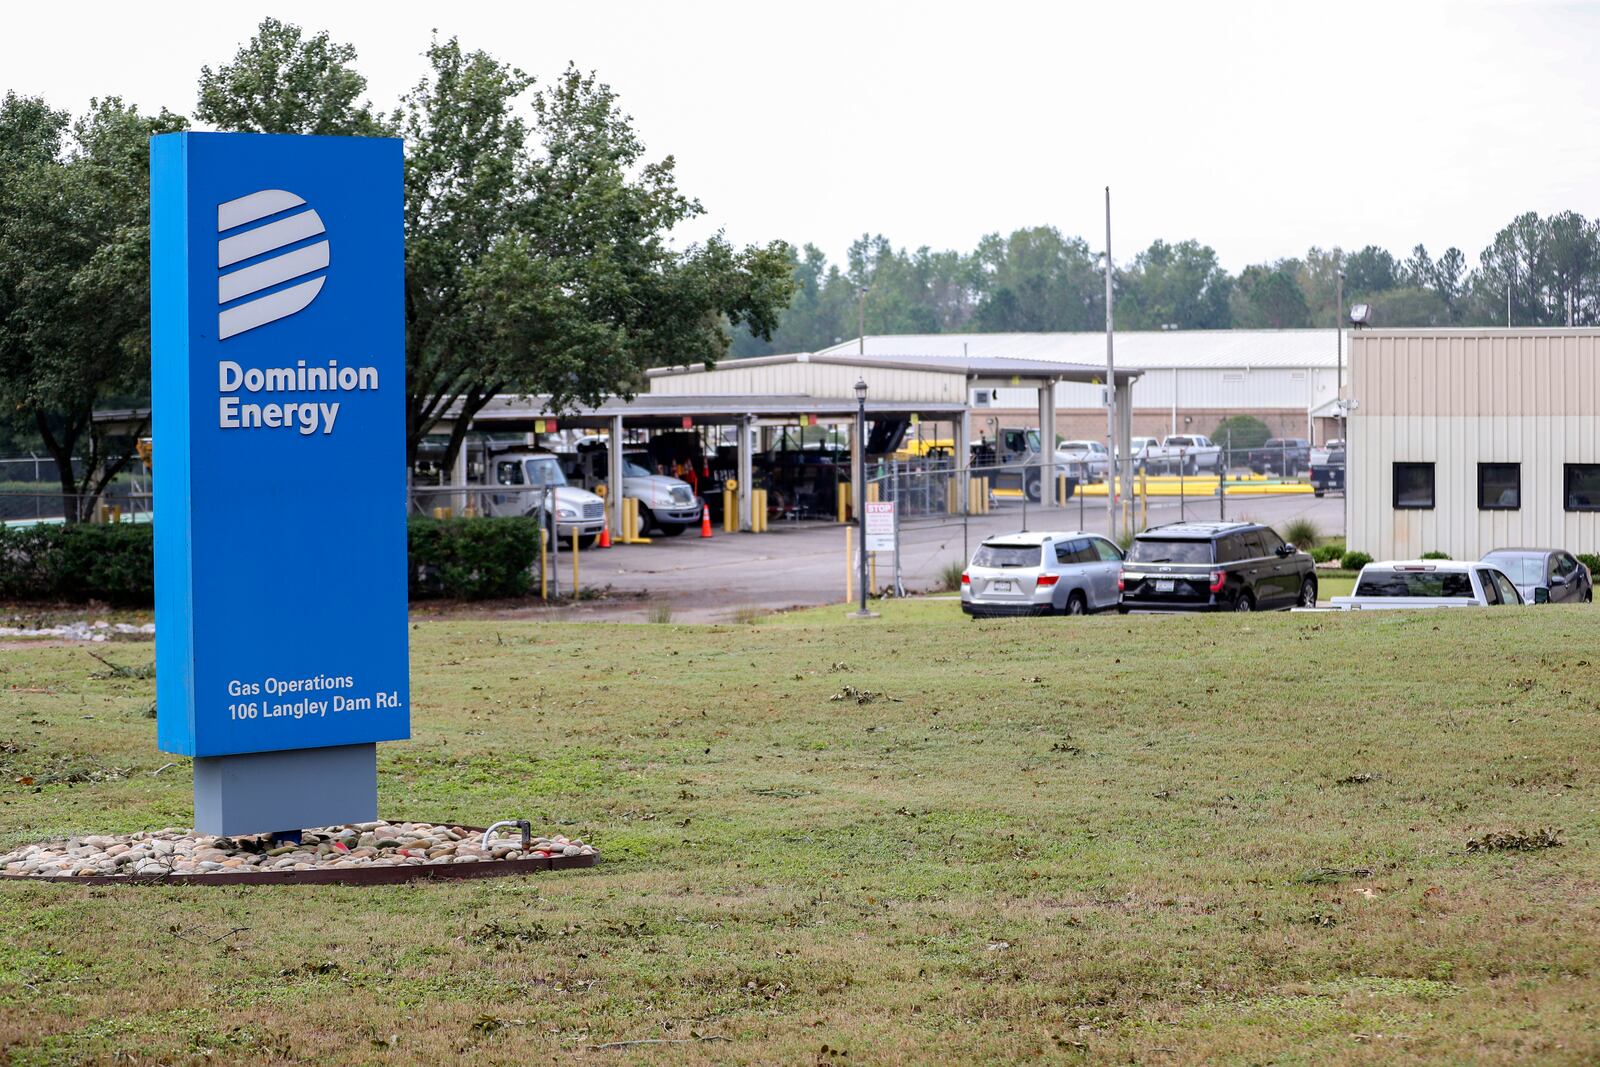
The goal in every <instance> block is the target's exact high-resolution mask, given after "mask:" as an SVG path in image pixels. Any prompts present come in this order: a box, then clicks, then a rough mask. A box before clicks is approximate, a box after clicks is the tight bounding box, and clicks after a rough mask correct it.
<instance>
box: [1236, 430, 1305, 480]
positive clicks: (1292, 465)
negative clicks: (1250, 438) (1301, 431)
mask: <svg viewBox="0 0 1600 1067" xmlns="http://www.w3.org/2000/svg"><path fill="white" fill-rule="evenodd" d="M1249 464H1250V469H1251V470H1253V471H1255V472H1256V473H1257V474H1280V475H1282V476H1283V477H1285V478H1289V477H1292V476H1293V475H1296V474H1299V473H1300V472H1301V471H1303V470H1305V469H1306V468H1308V467H1310V466H1311V442H1310V441H1307V440H1306V439H1305V438H1303V437H1269V438H1267V440H1266V443H1265V444H1263V445H1262V446H1261V447H1260V448H1252V449H1251V450H1250V457H1249Z"/></svg>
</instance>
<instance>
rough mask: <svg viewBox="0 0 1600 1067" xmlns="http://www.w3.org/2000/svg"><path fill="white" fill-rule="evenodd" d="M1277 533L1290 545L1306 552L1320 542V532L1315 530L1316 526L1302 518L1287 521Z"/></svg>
mask: <svg viewBox="0 0 1600 1067" xmlns="http://www.w3.org/2000/svg"><path fill="white" fill-rule="evenodd" d="M1279 533H1280V535H1281V536H1282V537H1283V539H1284V540H1285V541H1287V542H1289V543H1290V544H1291V545H1295V546H1298V547H1300V548H1303V549H1305V550H1306V551H1308V552H1309V551H1311V549H1312V548H1314V547H1315V546H1316V543H1317V542H1318V541H1320V540H1322V531H1321V530H1319V529H1318V528H1317V524H1316V523H1315V522H1312V521H1311V520H1310V519H1308V518H1305V517H1304V516H1302V517H1301V518H1298V519H1291V520H1289V522H1287V523H1285V524H1284V527H1283V529H1282V530H1281V531H1279Z"/></svg>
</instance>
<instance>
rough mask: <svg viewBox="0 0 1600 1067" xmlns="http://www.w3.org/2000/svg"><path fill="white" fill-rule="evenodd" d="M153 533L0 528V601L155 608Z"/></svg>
mask: <svg viewBox="0 0 1600 1067" xmlns="http://www.w3.org/2000/svg"><path fill="white" fill-rule="evenodd" d="M155 595H156V565H155V540H154V531H153V530H152V529H151V528H150V527H149V526H147V525H135V524H133V523H112V524H109V525H104V526H99V525H91V524H88V523H75V524H73V525H70V526H58V525H48V526H46V525H40V526H24V527H10V526H6V527H0V600H75V601H82V600H104V601H106V602H108V603H111V604H117V605H127V606H143V605H149V604H153V603H154V602H155Z"/></svg>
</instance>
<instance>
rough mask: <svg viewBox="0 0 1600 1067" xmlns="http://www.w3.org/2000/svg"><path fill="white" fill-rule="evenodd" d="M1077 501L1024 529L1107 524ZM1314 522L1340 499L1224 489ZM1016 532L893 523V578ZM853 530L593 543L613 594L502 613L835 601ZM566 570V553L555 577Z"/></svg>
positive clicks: (1175, 506) (1271, 511)
mask: <svg viewBox="0 0 1600 1067" xmlns="http://www.w3.org/2000/svg"><path fill="white" fill-rule="evenodd" d="M1179 513H1180V504H1179V502H1178V501H1176V500H1170V501H1169V500H1166V499H1161V498H1155V499H1152V500H1151V501H1150V524H1151V525H1156V524H1158V523H1164V522H1176V521H1178V519H1179V517H1180V514H1179ZM1182 513H1183V516H1184V517H1186V518H1188V519H1190V520H1197V519H1198V520H1204V519H1215V518H1216V517H1217V504H1216V501H1215V500H1206V501H1203V502H1201V503H1198V504H1197V503H1195V502H1194V501H1192V500H1191V501H1189V502H1187V504H1185V505H1183V507H1182ZM1081 516H1082V521H1081V523H1080V510H1079V507H1078V504H1077V502H1076V501H1074V502H1072V503H1071V504H1070V505H1069V506H1067V507H1065V508H1056V509H1044V508H1039V507H1031V506H1030V507H1029V508H1028V509H1027V523H1026V528H1027V529H1032V530H1050V529H1053V530H1077V529H1084V530H1088V531H1091V532H1104V531H1105V529H1106V512H1105V501H1104V499H1103V498H1101V499H1095V498H1088V499H1086V500H1085V501H1084V505H1083V509H1082V512H1081ZM1301 517H1306V518H1310V519H1311V520H1312V521H1313V522H1315V523H1316V524H1317V526H1318V527H1320V528H1321V530H1322V531H1323V535H1324V536H1326V537H1336V536H1341V535H1342V534H1343V531H1344V499H1343V498H1342V497H1324V498H1322V499H1317V498H1316V497H1313V496H1237V497H1235V496H1230V497H1229V498H1228V518H1229V519H1230V520H1239V519H1248V520H1252V521H1257V522H1265V523H1267V524H1269V525H1273V526H1281V525H1282V524H1284V523H1287V522H1289V521H1290V520H1292V519H1296V518H1301ZM1023 528H1024V525H1023V508H1022V506H1021V504H1020V502H1019V501H1015V500H1004V501H1000V502H998V503H997V504H996V506H995V509H994V510H993V511H991V512H990V513H989V514H987V515H974V516H971V517H969V518H968V519H967V520H966V523H965V524H963V523H962V521H961V520H960V518H959V517H957V516H951V517H949V518H943V517H941V519H939V520H917V521H915V522H907V523H906V524H904V525H903V526H902V528H901V545H902V559H901V568H902V570H901V582H902V584H903V585H904V586H905V588H906V591H907V592H908V593H919V592H927V591H929V590H931V589H934V588H935V587H936V586H937V584H938V582H939V580H940V572H941V571H942V570H943V569H944V568H945V566H946V565H948V564H950V563H952V562H955V561H958V560H965V559H966V558H967V556H968V555H970V552H971V549H972V548H974V547H976V545H977V544H978V542H979V541H981V540H982V539H983V538H984V537H987V536H990V535H992V534H999V533H1012V532H1016V531H1018V530H1021V529H1023ZM847 531H848V536H849V537H852V538H853V537H854V536H855V527H853V526H852V527H842V526H838V525H836V524H832V523H822V524H814V523H801V524H788V523H774V524H773V525H772V528H771V530H770V531H769V532H767V533H760V534H729V533H724V532H722V531H721V530H718V531H717V532H716V534H715V536H714V537H712V539H711V540H709V541H708V540H703V539H701V538H700V537H699V536H698V535H697V533H696V532H695V531H690V532H687V533H684V534H683V535H681V536H679V537H675V538H658V539H656V540H654V541H653V542H651V543H650V544H647V545H617V546H614V547H612V548H609V549H600V550H590V551H587V552H584V553H583V554H582V556H581V557H580V562H581V568H582V584H583V586H584V587H585V588H586V589H602V588H605V587H609V589H610V592H611V594H612V595H609V596H606V597H603V598H599V599H593V600H588V601H584V602H582V603H579V604H576V605H572V606H566V607H561V608H543V607H533V608H522V607H519V608H516V609H510V610H507V611H506V612H504V614H506V615H509V616H516V617H545V616H548V617H552V618H563V619H590V618H592V619H610V620H614V621H634V622H637V621H643V620H644V619H646V618H648V617H649V615H650V612H651V609H652V607H653V606H655V605H662V604H664V605H667V606H668V607H670V608H671V611H672V617H673V618H674V619H677V620H679V621H684V622H710V621H717V620H722V619H728V618H732V617H734V616H735V615H738V614H741V613H744V612H747V611H749V610H750V609H756V610H763V611H773V610H781V609H784V608H792V607H813V606H817V605H821V604H834V603H837V604H843V603H844V600H845V568H846V565H847V564H846V559H847V556H846V550H847V541H846V537H847ZM892 570H893V563H892V561H891V559H890V557H887V556H883V557H880V559H879V564H878V581H879V584H880V585H886V584H888V582H889V580H890V578H891V576H892ZM570 576H571V570H570V565H569V563H568V560H567V558H566V557H565V556H563V558H562V574H561V577H562V580H563V583H565V582H567V581H568V580H570Z"/></svg>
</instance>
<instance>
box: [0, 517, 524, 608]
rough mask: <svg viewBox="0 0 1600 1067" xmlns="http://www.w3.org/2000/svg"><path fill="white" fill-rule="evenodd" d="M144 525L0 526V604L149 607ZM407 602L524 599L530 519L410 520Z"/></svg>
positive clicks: (150, 550)
mask: <svg viewBox="0 0 1600 1067" xmlns="http://www.w3.org/2000/svg"><path fill="white" fill-rule="evenodd" d="M153 535H154V529H153V528H152V527H151V526H149V525H134V524H133V523H112V524H108V525H103V526H101V525H92V524H89V523H76V524H73V525H49V526H28V527H6V526H0V600H24V601H27V600H32V601H76V602H82V601H87V600H103V601H106V602H108V603H111V604H116V605H120V606H129V607H147V606H149V605H151V604H153V603H155V585H156V583H155V545H154V536H153ZM407 540H408V542H409V550H410V575H409V586H410V592H411V599H413V600H426V599H429V598H434V597H452V598H460V599H464V600H483V599H486V598H489V597H518V596H527V595H529V594H530V593H531V592H532V591H533V582H534V569H535V567H536V566H537V564H538V558H539V532H538V524H537V523H536V521H535V520H533V519H524V518H508V519H444V520H437V519H421V518H419V519H412V520H411V522H410V524H409V526H408V529H407Z"/></svg>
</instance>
